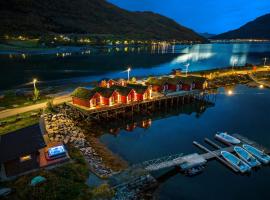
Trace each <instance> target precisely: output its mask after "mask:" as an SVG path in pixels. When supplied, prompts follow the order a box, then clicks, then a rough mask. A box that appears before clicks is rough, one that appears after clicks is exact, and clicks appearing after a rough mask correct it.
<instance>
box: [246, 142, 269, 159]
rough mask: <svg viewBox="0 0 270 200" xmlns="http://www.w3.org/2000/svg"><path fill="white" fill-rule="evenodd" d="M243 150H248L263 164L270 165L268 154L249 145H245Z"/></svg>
mask: <svg viewBox="0 0 270 200" xmlns="http://www.w3.org/2000/svg"><path fill="white" fill-rule="evenodd" d="M243 148H244V149H246V150H247V151H248V152H249V153H251V154H252V155H253V156H255V157H256V158H257V159H258V160H259V161H261V162H262V163H264V164H268V163H269V162H270V156H269V155H267V154H266V153H264V152H262V151H260V150H259V149H257V148H255V147H253V146H251V145H248V144H244V145H243Z"/></svg>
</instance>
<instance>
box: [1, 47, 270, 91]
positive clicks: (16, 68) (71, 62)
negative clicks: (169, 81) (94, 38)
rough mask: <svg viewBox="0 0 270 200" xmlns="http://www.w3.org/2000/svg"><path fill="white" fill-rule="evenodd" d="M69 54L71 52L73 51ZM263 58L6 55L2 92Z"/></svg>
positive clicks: (212, 51)
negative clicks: (34, 80)
mask: <svg viewBox="0 0 270 200" xmlns="http://www.w3.org/2000/svg"><path fill="white" fill-rule="evenodd" d="M65 49H66V51H67V52H72V48H71V49H69V48H65ZM86 51H87V50H86ZM59 55H60V54H59ZM264 57H270V43H261V44H254V43H253V44H198V45H175V46H166V45H165V46H154V47H153V46H152V47H150V46H148V47H143V46H141V47H108V48H107V47H99V48H97V49H91V53H83V54H82V53H76V52H72V53H69V54H68V56H64V57H63V56H58V57H57V56H55V53H54V54H53V55H28V54H27V56H26V58H25V59H22V58H20V56H15V55H14V56H10V55H9V54H7V55H6V56H3V55H1V56H0V61H1V67H2V72H3V73H1V74H0V89H8V88H11V87H13V86H16V85H21V84H24V83H26V82H29V81H30V80H32V78H33V77H38V79H39V80H42V81H43V82H46V81H53V82H47V84H48V85H50V84H53V83H56V84H63V83H66V82H67V81H66V80H65V81H62V80H63V79H70V81H75V82H85V81H87V82H88V81H92V80H99V79H101V78H104V77H109V78H126V74H125V73H122V71H123V70H125V69H126V68H127V66H128V65H131V66H132V71H131V76H149V75H161V74H169V73H171V71H172V69H175V68H185V65H186V64H187V63H189V64H190V66H189V71H197V70H205V69H213V68H222V67H227V66H231V65H233V64H235V66H237V65H244V64H246V63H255V64H258V63H262V62H263V61H262V59H263V58H264ZM67 72H68V73H67ZM70 72H72V73H70ZM6 74H9V75H10V76H9V77H7V76H5V75H6Z"/></svg>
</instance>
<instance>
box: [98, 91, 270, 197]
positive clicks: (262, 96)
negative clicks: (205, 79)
mask: <svg viewBox="0 0 270 200" xmlns="http://www.w3.org/2000/svg"><path fill="white" fill-rule="evenodd" d="M219 92H220V94H218V95H217V100H216V102H215V106H213V107H210V108H208V109H207V110H206V111H205V112H204V113H203V114H201V115H200V116H199V117H198V116H197V115H196V113H193V114H191V115H183V114H180V115H179V116H172V117H168V118H163V119H159V120H156V121H155V120H154V121H153V122H152V126H151V127H150V128H149V129H142V128H136V129H135V130H134V131H133V132H127V131H125V130H122V131H121V132H120V133H119V134H118V135H117V136H112V135H110V134H106V135H104V136H102V137H101V141H102V142H103V143H105V144H106V145H107V146H108V147H109V148H110V149H111V150H112V151H113V152H115V153H117V154H119V155H120V156H122V157H123V158H124V159H126V160H127V161H129V163H131V164H134V163H139V162H142V161H145V160H149V159H154V158H158V157H160V156H166V155H170V154H177V153H181V152H183V153H185V154H188V153H194V152H200V151H199V150H198V149H197V148H196V147H194V146H193V145H192V142H193V141H194V140H196V141H199V142H202V143H203V139H204V138H205V137H208V138H210V139H212V138H213V136H214V133H215V132H217V131H228V132H229V133H240V134H242V135H244V136H246V137H248V138H251V139H253V140H255V141H257V142H258V143H261V144H263V145H265V146H267V147H270V134H269V119H270V118H269V113H270V106H269V105H270V104H269V100H270V91H269V90H268V89H263V90H260V89H257V88H247V87H246V86H237V87H236V88H235V90H234V93H235V94H234V95H232V96H227V95H226V94H224V90H223V89H220V91H219ZM166 171H168V170H164V171H160V172H158V173H156V174H155V175H156V176H158V175H161V174H163V173H165V172H166ZM269 184H270V167H269V166H268V167H262V168H261V169H259V170H258V171H252V173H251V175H250V176H242V175H236V174H234V173H233V172H232V171H230V170H229V169H227V168H225V167H224V166H223V165H221V164H220V163H218V162H216V161H211V162H209V163H208V164H207V168H206V170H205V171H204V172H203V174H201V175H199V176H196V177H192V178H189V177H184V176H182V175H180V174H177V175H175V176H172V177H170V178H169V179H168V180H167V181H166V182H165V183H163V184H162V185H161V186H160V188H159V190H158V193H159V197H160V199H164V200H165V199H170V200H177V199H188V200H197V199H220V200H223V199H224V200H228V199H230V200H239V199H250V200H251V199H261V200H263V199H270V194H269V190H268V188H269Z"/></svg>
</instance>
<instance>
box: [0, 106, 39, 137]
mask: <svg viewBox="0 0 270 200" xmlns="http://www.w3.org/2000/svg"><path fill="white" fill-rule="evenodd" d="M39 112H40V111H39V110H36V111H31V112H27V113H23V114H19V115H16V116H12V117H8V118H5V119H1V120H0V135H3V134H6V133H9V132H13V131H16V130H19V129H21V128H25V127H27V126H31V125H34V124H36V123H38V122H39V115H40V113H39Z"/></svg>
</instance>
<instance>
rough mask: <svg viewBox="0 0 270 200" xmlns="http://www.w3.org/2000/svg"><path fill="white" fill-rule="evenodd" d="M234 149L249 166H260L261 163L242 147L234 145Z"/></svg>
mask: <svg viewBox="0 0 270 200" xmlns="http://www.w3.org/2000/svg"><path fill="white" fill-rule="evenodd" d="M234 151H235V152H236V153H237V155H238V156H239V157H240V158H241V159H242V160H244V161H245V162H246V163H247V164H248V165H249V166H250V167H257V166H260V165H261V163H260V162H259V161H258V160H257V159H256V158H254V157H253V156H252V155H251V154H250V153H249V152H247V151H246V150H245V149H243V148H242V147H239V146H236V147H234Z"/></svg>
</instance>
